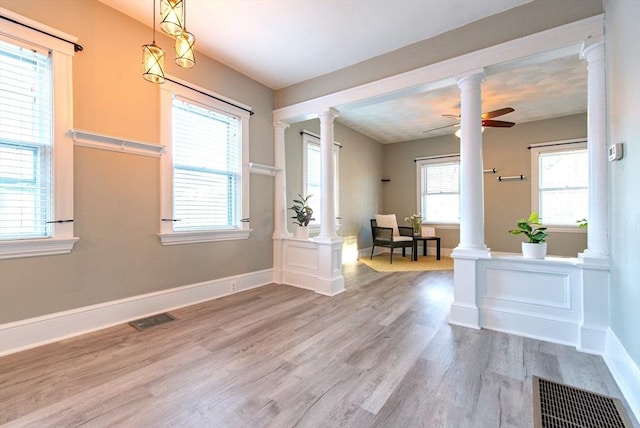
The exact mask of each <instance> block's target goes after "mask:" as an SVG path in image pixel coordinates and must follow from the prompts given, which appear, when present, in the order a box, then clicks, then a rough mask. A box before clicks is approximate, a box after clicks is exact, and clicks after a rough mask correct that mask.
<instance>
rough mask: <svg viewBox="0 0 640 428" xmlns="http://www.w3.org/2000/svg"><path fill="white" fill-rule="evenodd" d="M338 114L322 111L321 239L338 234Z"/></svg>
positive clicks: (334, 236)
mask: <svg viewBox="0 0 640 428" xmlns="http://www.w3.org/2000/svg"><path fill="white" fill-rule="evenodd" d="M337 116H338V112H337V111H336V110H335V109H332V108H330V109H328V110H327V111H324V112H322V113H320V115H319V117H320V178H321V195H320V235H319V236H318V238H319V239H320V240H326V241H331V240H334V239H335V238H337V235H336V207H335V192H334V190H335V186H334V176H335V175H334V167H335V166H334V164H333V142H334V137H333V119H335V118H336V117H337Z"/></svg>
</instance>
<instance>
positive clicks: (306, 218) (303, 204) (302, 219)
mask: <svg viewBox="0 0 640 428" xmlns="http://www.w3.org/2000/svg"><path fill="white" fill-rule="evenodd" d="M311 196H312V195H309V196H307V197H304V196H302V195H300V194H298V198H299V199H294V200H293V205H292V206H291V207H290V208H289V209H290V210H292V211H293V212H295V213H296V214H295V215H294V216H292V217H291V218H292V219H294V221H293V222H294V223H295V224H297V225H298V227H297V229H296V238H300V239H307V238H309V229H308V228H307V226H309V222H310V221H311V220H315V219H314V218H313V209H311V207H310V206H309V205H308V204H307V201H308V200H309V198H310V197H311Z"/></svg>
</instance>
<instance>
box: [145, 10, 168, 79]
mask: <svg viewBox="0 0 640 428" xmlns="http://www.w3.org/2000/svg"><path fill="white" fill-rule="evenodd" d="M152 1H153V27H152V29H151V31H152V34H153V42H152V43H151V44H149V45H142V70H143V71H142V77H144V78H145V79H146V80H148V81H149V82H151V83H164V71H163V70H162V68H163V67H164V51H163V50H162V48H161V47H160V46H158V45H156V0H152Z"/></svg>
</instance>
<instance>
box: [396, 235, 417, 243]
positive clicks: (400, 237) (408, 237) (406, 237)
mask: <svg viewBox="0 0 640 428" xmlns="http://www.w3.org/2000/svg"><path fill="white" fill-rule="evenodd" d="M393 240H394V241H395V242H400V241H409V242H411V241H413V238H412V237H411V236H394V237H393Z"/></svg>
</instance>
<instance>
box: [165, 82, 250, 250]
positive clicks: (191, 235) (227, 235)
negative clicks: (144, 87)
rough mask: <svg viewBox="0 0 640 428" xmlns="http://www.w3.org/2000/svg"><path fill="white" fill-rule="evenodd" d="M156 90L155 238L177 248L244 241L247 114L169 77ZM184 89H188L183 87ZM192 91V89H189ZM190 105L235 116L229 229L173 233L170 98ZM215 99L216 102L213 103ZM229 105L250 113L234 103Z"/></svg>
mask: <svg viewBox="0 0 640 428" xmlns="http://www.w3.org/2000/svg"><path fill="white" fill-rule="evenodd" d="M169 77H170V78H171V80H173V81H174V82H176V83H174V82H171V81H169V80H167V81H166V82H165V83H164V84H163V85H161V87H160V140H161V144H162V145H163V146H164V151H163V153H162V154H161V159H160V219H159V230H160V232H159V233H158V237H159V239H160V242H161V243H162V245H179V244H191V243H200V242H216V241H229V240H238V239H247V238H249V235H250V233H251V229H250V226H249V222H248V221H247V220H248V218H249V208H250V207H249V117H250V116H249V112H248V111H245V110H243V109H242V108H238V107H235V106H233V105H231V104H228V103H226V102H223V101H219V100H221V99H225V98H224V97H223V96H221V95H218V94H215V93H213V92H211V91H209V90H207V89H204V88H200V87H198V86H195V85H193V84H190V83H189V84H187V83H186V82H185V83H182V82H181V81H180V80H178V79H176V78H174V77H171V76H169ZM184 85H187V86H188V87H185V86H184ZM190 88H192V89H190ZM174 95H175V96H178V97H180V98H181V99H183V100H187V101H192V102H193V103H194V104H198V105H200V106H203V107H206V108H209V109H212V110H216V111H217V112H220V113H222V114H227V115H231V116H236V117H238V118H239V119H240V124H239V127H238V128H239V131H240V150H241V155H240V161H241V173H240V177H239V183H238V192H239V193H240V194H239V195H238V200H237V201H236V202H237V204H238V211H239V212H238V219H237V223H236V225H235V226H234V227H233V228H227V229H219V228H216V229H204V230H194V231H179V232H176V231H174V230H173V219H174V216H173V144H172V132H173V125H172V108H173V97H174ZM214 97H215V98H214ZM216 98H217V99H216ZM229 102H230V103H233V104H235V105H238V106H241V107H243V108H246V109H247V110H250V107H248V106H244V105H242V104H240V103H238V102H236V101H232V100H229ZM163 219H165V220H163Z"/></svg>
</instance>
